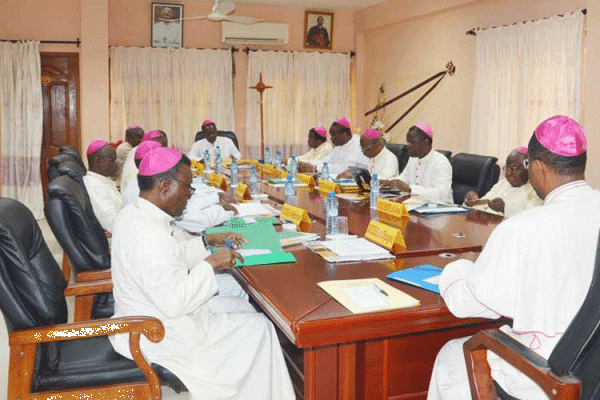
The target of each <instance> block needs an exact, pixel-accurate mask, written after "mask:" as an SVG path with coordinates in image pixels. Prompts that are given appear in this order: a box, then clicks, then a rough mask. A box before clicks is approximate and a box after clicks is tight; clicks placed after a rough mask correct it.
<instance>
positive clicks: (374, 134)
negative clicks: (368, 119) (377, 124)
mask: <svg viewBox="0 0 600 400" xmlns="http://www.w3.org/2000/svg"><path fill="white" fill-rule="evenodd" d="M362 135H363V136H364V137H366V138H367V139H379V138H380V137H381V133H379V131H378V130H377V129H373V128H369V129H365V131H364V132H363V134H362Z"/></svg>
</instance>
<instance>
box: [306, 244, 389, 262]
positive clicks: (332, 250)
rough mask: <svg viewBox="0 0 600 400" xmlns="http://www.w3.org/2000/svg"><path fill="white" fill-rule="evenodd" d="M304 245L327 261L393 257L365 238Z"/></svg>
mask: <svg viewBox="0 0 600 400" xmlns="http://www.w3.org/2000/svg"><path fill="white" fill-rule="evenodd" d="M306 246H307V247H308V248H310V249H311V250H312V251H314V252H315V253H317V254H319V255H320V256H321V257H323V258H324V259H325V260H327V261H329V262H344V261H366V260H380V259H392V258H395V256H394V255H393V254H391V253H390V252H389V251H387V250H386V249H384V248H383V247H380V246H378V245H376V244H375V243H372V242H370V241H368V240H367V239H365V238H352V239H340V240H327V241H324V242H308V243H306Z"/></svg>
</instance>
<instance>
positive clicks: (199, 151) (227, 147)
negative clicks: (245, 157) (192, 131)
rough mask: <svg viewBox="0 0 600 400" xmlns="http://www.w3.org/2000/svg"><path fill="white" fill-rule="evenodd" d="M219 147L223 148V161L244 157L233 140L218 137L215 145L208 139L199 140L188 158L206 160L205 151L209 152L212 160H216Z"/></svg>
mask: <svg viewBox="0 0 600 400" xmlns="http://www.w3.org/2000/svg"><path fill="white" fill-rule="evenodd" d="M217 146H219V147H220V148H221V159H223V158H231V157H235V158H237V159H240V158H241V157H242V153H240V151H239V150H238V149H237V147H235V144H234V143H233V140H231V139H229V138H226V137H222V136H217V139H216V140H215V142H214V143H211V142H209V141H208V140H206V139H202V140H198V141H197V142H195V143H194V144H193V145H192V148H191V149H190V153H189V154H188V157H189V158H191V159H194V160H202V159H204V150H208V151H209V153H210V158H211V159H214V158H215V150H216V148H217Z"/></svg>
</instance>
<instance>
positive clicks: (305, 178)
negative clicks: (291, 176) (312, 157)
mask: <svg viewBox="0 0 600 400" xmlns="http://www.w3.org/2000/svg"><path fill="white" fill-rule="evenodd" d="M296 178H297V179H298V180H299V181H300V182H302V183H306V184H307V185H308V187H309V189H311V190H312V189H314V188H315V186H316V185H317V183H316V182H315V178H313V177H312V176H311V175H308V174H296Z"/></svg>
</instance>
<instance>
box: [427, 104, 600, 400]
mask: <svg viewBox="0 0 600 400" xmlns="http://www.w3.org/2000/svg"><path fill="white" fill-rule="evenodd" d="M586 147H587V144H586V137H585V132H584V130H583V128H582V126H581V125H579V124H578V123H577V122H576V121H574V120H572V119H571V118H569V117H566V116H562V115H558V116H555V117H552V118H549V119H547V120H546V121H544V122H542V123H541V124H540V125H539V126H538V127H537V128H536V129H535V132H534V134H533V136H532V137H531V140H530V141H529V146H528V150H529V155H528V158H527V162H526V164H528V166H529V179H530V181H531V185H532V186H533V188H534V190H535V191H536V193H537V194H538V195H539V197H540V198H541V199H543V200H544V204H543V205H541V206H539V207H533V208H530V209H528V210H525V211H523V212H521V213H519V214H517V215H515V216H514V217H512V218H509V219H507V220H505V221H503V222H502V223H501V224H500V225H498V226H497V227H496V229H495V230H494V231H493V232H492V234H491V236H490V237H489V239H488V241H487V243H486V245H485V247H484V249H483V251H482V252H481V254H480V255H479V257H478V258H477V261H475V262H474V263H473V262H471V261H466V260H459V261H455V262H453V263H450V264H448V265H447V266H446V267H445V268H444V271H443V272H442V274H441V276H440V278H439V287H440V293H441V294H442V297H443V298H444V300H445V302H446V305H447V306H448V309H449V310H450V311H451V312H452V313H453V314H454V315H456V316H457V317H461V318H465V317H483V318H498V317H500V316H504V317H508V318H511V319H512V321H513V322H512V327H510V326H508V325H507V326H504V327H503V328H501V329H502V330H503V331H504V332H506V333H507V334H508V335H510V336H511V337H513V338H514V339H516V340H517V341H519V342H521V343H522V344H523V345H525V346H526V347H529V348H530V349H531V350H533V351H535V352H536V353H538V354H539V355H540V356H542V357H545V358H547V357H548V356H549V355H550V353H551V352H552V350H553V348H554V346H555V345H556V344H557V342H558V341H559V340H560V338H561V336H562V334H563V332H565V330H566V329H567V326H568V325H569V323H570V322H571V320H572V319H573V317H574V316H575V314H576V313H577V311H578V310H579V308H580V306H581V304H582V303H583V300H584V298H585V296H586V293H587V292H588V289H589V286H590V282H591V279H592V274H593V271H594V260H595V256H596V245H597V242H598V230H599V229H600V192H598V191H597V190H595V189H592V188H591V187H590V186H589V185H588V184H587V183H586V182H585V180H584V179H585V177H584V172H585V164H586V158H587V155H586ZM466 339H467V338H462V339H457V340H452V341H450V342H448V343H447V344H446V345H444V347H443V348H442V349H441V350H440V352H439V354H438V356H437V359H436V362H435V366H434V371H433V376H432V379H431V383H430V386H429V392H428V399H430V400H433V399H468V398H470V390H469V381H468V378H467V373H466V366H465V359H464V355H463V346H462V344H463V343H464V341H465V340H466ZM487 358H488V361H489V363H490V366H491V369H492V376H493V378H494V379H495V380H496V381H497V382H498V383H499V384H500V386H502V388H503V389H504V390H505V391H506V392H508V394H510V395H511V396H514V397H517V398H519V399H528V400H535V399H547V398H548V397H547V396H545V395H544V393H543V392H542V390H541V389H540V388H539V386H537V385H536V384H535V383H533V382H532V381H531V380H529V379H527V378H525V377H524V375H522V374H521V373H519V372H518V371H516V370H514V369H512V368H510V367H509V366H508V364H506V363H505V362H503V361H501V360H499V358H498V357H497V356H495V355H494V354H493V353H491V352H488V354H487Z"/></svg>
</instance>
